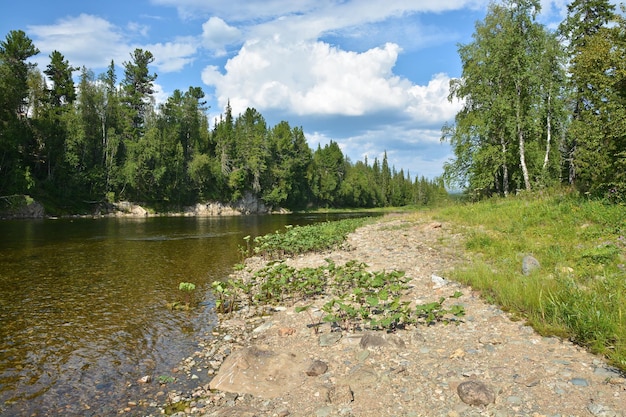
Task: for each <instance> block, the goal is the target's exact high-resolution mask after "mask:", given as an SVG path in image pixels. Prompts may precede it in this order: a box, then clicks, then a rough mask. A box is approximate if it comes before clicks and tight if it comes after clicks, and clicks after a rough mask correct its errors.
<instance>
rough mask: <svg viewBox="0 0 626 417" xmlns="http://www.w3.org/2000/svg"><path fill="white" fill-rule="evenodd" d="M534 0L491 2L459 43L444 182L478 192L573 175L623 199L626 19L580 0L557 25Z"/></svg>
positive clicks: (601, 2)
mask: <svg viewBox="0 0 626 417" xmlns="http://www.w3.org/2000/svg"><path fill="white" fill-rule="evenodd" d="M540 7H541V6H540V2H539V1H537V0H504V1H502V2H500V3H492V4H491V5H490V6H489V8H488V10H487V14H486V16H485V18H484V20H483V21H480V22H478V23H477V24H476V26H475V32H474V34H473V40H472V42H470V43H468V44H464V45H460V46H459V49H458V50H459V56H460V58H461V63H462V68H463V70H462V76H461V77H460V78H458V79H454V80H453V81H452V82H451V86H450V96H449V99H450V100H462V103H463V108H462V110H461V111H460V112H459V113H457V115H456V117H455V120H454V122H453V123H448V124H446V125H445V126H444V127H443V129H442V140H444V141H449V143H450V144H451V146H452V148H453V152H454V158H453V159H451V160H450V161H448V163H447V164H446V165H445V167H444V170H445V171H444V177H445V180H446V181H447V183H449V184H450V183H452V184H456V185H457V186H458V187H461V188H463V189H464V190H466V192H467V194H468V195H471V196H473V197H475V198H480V197H482V196H490V195H501V196H506V195H509V194H510V193H517V192H518V191H520V190H523V191H536V190H541V189H544V188H546V187H551V186H555V185H563V184H565V185H567V186H570V187H574V188H575V189H577V190H578V191H579V192H580V193H581V194H582V195H588V196H591V197H596V198H602V199H607V200H608V201H613V202H619V203H625V202H626V21H625V20H624V8H623V6H622V8H621V12H617V11H616V10H615V6H614V5H613V4H611V3H609V1H608V0H574V1H573V2H572V3H570V4H569V5H568V7H567V15H566V17H565V19H564V20H563V21H562V22H561V24H560V25H559V26H558V28H556V29H555V30H550V29H548V28H547V27H546V26H544V25H542V24H540V23H539V22H538V21H537V16H538V13H539V11H540Z"/></svg>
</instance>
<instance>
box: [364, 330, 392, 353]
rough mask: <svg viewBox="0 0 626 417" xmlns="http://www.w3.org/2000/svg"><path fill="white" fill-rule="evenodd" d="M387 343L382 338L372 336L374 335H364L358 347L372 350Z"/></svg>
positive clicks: (375, 335)
mask: <svg viewBox="0 0 626 417" xmlns="http://www.w3.org/2000/svg"><path fill="white" fill-rule="evenodd" d="M386 344H387V341H386V340H385V338H384V337H382V336H380V335H377V334H374V333H366V334H364V335H363V337H362V338H361V341H360V342H359V346H360V347H361V349H374V348H379V347H382V346H385V345H386Z"/></svg>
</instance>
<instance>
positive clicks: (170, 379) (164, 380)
mask: <svg viewBox="0 0 626 417" xmlns="http://www.w3.org/2000/svg"><path fill="white" fill-rule="evenodd" d="M158 381H159V384H161V385H165V384H169V383H172V382H174V381H176V379H175V378H174V377H171V376H169V375H159V378H158Z"/></svg>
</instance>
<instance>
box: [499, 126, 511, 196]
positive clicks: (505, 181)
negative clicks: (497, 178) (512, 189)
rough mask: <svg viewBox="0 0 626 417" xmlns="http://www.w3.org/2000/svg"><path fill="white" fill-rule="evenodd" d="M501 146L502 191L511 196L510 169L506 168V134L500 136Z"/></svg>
mask: <svg viewBox="0 0 626 417" xmlns="http://www.w3.org/2000/svg"><path fill="white" fill-rule="evenodd" d="M500 145H501V146H502V191H503V193H504V196H505V197H506V196H507V195H509V168H508V167H507V166H506V141H505V140H504V133H501V134H500Z"/></svg>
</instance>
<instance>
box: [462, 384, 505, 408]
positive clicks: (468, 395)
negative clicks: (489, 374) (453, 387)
mask: <svg viewBox="0 0 626 417" xmlns="http://www.w3.org/2000/svg"><path fill="white" fill-rule="evenodd" d="M457 393H458V394H459V397H460V398H461V401H463V402H464V403H465V404H469V405H487V404H491V403H493V402H495V401H496V395H495V394H494V393H493V390H492V389H491V388H489V386H487V384H485V383H484V382H480V381H465V382H462V383H461V384H459V386H458V387H457Z"/></svg>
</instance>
